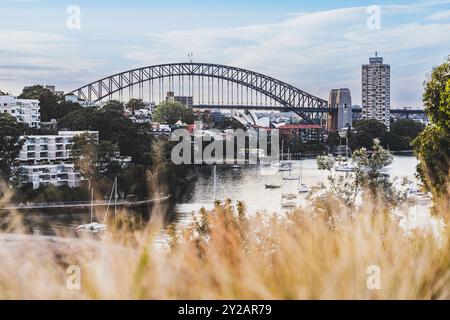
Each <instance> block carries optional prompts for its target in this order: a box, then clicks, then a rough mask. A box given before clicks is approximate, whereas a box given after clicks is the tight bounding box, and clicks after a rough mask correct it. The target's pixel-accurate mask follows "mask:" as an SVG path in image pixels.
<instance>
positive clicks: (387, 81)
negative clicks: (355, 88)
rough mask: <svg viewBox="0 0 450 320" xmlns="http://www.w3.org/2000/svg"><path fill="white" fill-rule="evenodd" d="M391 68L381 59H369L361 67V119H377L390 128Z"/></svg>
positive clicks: (376, 57) (376, 56)
mask: <svg viewBox="0 0 450 320" xmlns="http://www.w3.org/2000/svg"><path fill="white" fill-rule="evenodd" d="M390 109H391V66H390V65H388V64H383V58H382V57H378V55H377V53H375V57H373V58H370V59H369V64H363V65H362V118H363V119H377V120H378V121H380V122H382V123H383V124H384V125H385V126H386V127H387V129H388V130H389V128H390Z"/></svg>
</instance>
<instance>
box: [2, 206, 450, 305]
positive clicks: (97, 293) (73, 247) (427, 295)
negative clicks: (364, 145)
mask: <svg viewBox="0 0 450 320" xmlns="http://www.w3.org/2000/svg"><path fill="white" fill-rule="evenodd" d="M378 207H379V206H376V205H370V204H366V205H365V206H364V207H363V209H360V210H358V212H357V213H356V214H355V215H354V216H352V217H351V218H350V217H349V216H348V215H347V214H346V213H341V212H339V211H337V210H336V211H334V210H333V208H336V206H335V204H333V203H329V205H328V206H327V209H326V210H322V209H321V210H318V209H317V210H316V209H314V210H312V209H311V210H301V209H297V210H294V211H292V212H290V213H287V214H278V215H267V214H256V215H249V216H248V215H246V212H245V206H244V204H242V203H237V204H235V205H233V204H232V203H231V202H230V201H229V202H225V203H224V204H218V203H217V204H216V205H215V208H214V210H212V211H211V212H207V211H206V210H201V212H200V213H198V214H196V215H195V219H194V222H193V224H192V225H191V226H189V227H187V228H180V229H177V227H175V226H174V225H172V226H169V228H167V239H168V241H167V243H168V245H167V246H158V245H155V242H154V237H155V234H157V231H158V230H159V229H160V228H161V219H160V218H161V214H158V213H156V214H155V215H154V219H152V221H151V222H150V223H149V224H148V225H147V226H146V227H145V228H144V229H135V228H133V221H130V220H129V219H128V218H127V216H126V215H121V216H120V217H119V218H118V219H116V222H115V223H113V222H112V221H111V222H110V228H109V231H108V232H106V233H105V234H104V235H103V236H102V237H101V240H100V241H99V240H91V239H69V238H60V239H58V240H55V239H51V240H49V239H47V238H43V237H36V236H24V235H23V236H22V235H18V234H11V233H9V234H0V298H2V299H45V298H50V299H449V298H450V285H449V283H450V281H449V280H450V241H449V240H450V234H449V232H448V231H447V230H444V232H443V234H442V236H441V238H440V239H439V240H438V239H437V238H436V237H435V235H433V234H432V233H430V232H429V231H427V230H416V231H414V232H412V233H408V234H407V233H405V231H404V230H403V229H402V228H400V227H399V223H398V221H397V219H396V218H394V217H393V215H391V214H390V213H389V212H386V211H385V210H381V209H378ZM17 230H19V229H17ZM10 231H11V230H10ZM69 265H78V266H79V267H80V270H81V290H69V289H68V288H67V287H66V280H67V278H68V277H69V275H68V274H67V273H66V269H67V267H68V266H69ZM372 265H376V266H378V267H379V270H380V279H381V282H380V288H379V289H372V290H371V289H369V288H368V286H367V280H368V278H369V277H370V274H368V273H367V271H368V267H369V266H372Z"/></svg>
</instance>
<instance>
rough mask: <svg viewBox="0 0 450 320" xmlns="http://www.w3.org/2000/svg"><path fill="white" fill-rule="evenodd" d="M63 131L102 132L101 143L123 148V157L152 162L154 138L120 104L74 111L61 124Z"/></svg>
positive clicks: (148, 163)
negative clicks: (126, 113)
mask: <svg viewBox="0 0 450 320" xmlns="http://www.w3.org/2000/svg"><path fill="white" fill-rule="evenodd" d="M58 127H59V128H60V129H69V130H76V131H80V130H81V131H85V130H93V131H99V136H100V140H101V141H103V140H107V141H110V142H111V143H113V144H117V145H118V146H119V150H120V154H121V155H122V156H131V157H132V161H133V162H134V163H136V164H143V165H150V164H151V163H152V150H151V143H152V140H153V137H152V136H151V134H150V133H149V132H148V130H147V128H145V127H144V126H143V125H140V124H136V123H133V122H132V121H131V120H130V119H128V118H127V117H125V115H124V114H123V110H120V109H119V105H118V104H117V103H116V102H112V103H109V104H107V105H105V106H104V107H103V108H100V109H98V108H93V107H92V108H83V109H82V110H77V111H74V112H72V113H70V114H68V115H66V116H65V117H63V118H62V119H61V120H60V121H59V122H58Z"/></svg>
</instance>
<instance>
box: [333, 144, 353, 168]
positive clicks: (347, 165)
mask: <svg viewBox="0 0 450 320" xmlns="http://www.w3.org/2000/svg"><path fill="white" fill-rule="evenodd" d="M334 170H335V171H341V172H353V171H355V167H354V166H353V165H352V164H351V163H350V162H349V158H348V137H347V135H346V136H345V160H342V159H339V161H338V163H337V164H336V166H335V167H334Z"/></svg>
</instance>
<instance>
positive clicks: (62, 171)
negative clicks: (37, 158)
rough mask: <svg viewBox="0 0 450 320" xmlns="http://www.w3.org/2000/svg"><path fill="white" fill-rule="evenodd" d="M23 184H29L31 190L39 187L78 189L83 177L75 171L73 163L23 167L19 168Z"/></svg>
mask: <svg viewBox="0 0 450 320" xmlns="http://www.w3.org/2000/svg"><path fill="white" fill-rule="evenodd" d="M19 170H20V174H21V176H22V179H23V181H24V182H27V183H31V184H32V185H33V189H38V188H39V187H40V186H41V185H49V184H51V185H54V186H58V187H60V186H68V187H71V188H76V187H79V186H80V184H81V181H83V180H84V179H83V177H82V176H81V174H80V173H79V172H76V171H75V166H74V164H73V163H69V164H68V163H62V164H43V165H23V166H20V168H19Z"/></svg>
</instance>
